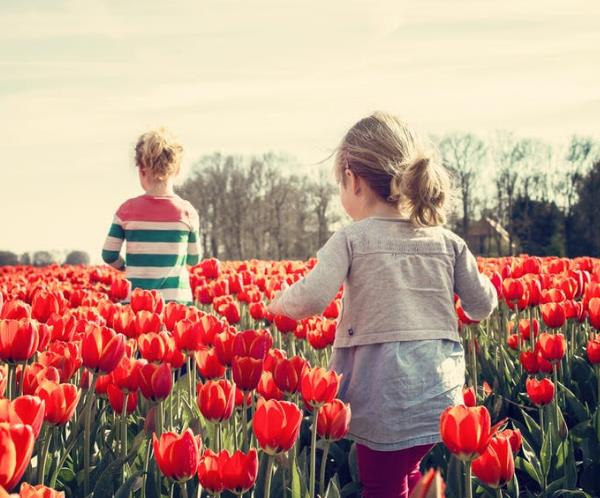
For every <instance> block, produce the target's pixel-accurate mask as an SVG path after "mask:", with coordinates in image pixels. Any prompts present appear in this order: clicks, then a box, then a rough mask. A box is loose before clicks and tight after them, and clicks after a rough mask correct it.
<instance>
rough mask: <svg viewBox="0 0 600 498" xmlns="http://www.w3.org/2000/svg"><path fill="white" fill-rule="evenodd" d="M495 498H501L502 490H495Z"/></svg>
mask: <svg viewBox="0 0 600 498" xmlns="http://www.w3.org/2000/svg"><path fill="white" fill-rule="evenodd" d="M496 498H502V490H501V489H500V488H496Z"/></svg>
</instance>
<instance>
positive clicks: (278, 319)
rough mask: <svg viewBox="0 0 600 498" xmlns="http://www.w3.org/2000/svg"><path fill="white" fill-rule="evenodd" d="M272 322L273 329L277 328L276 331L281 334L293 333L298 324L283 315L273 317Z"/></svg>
mask: <svg viewBox="0 0 600 498" xmlns="http://www.w3.org/2000/svg"><path fill="white" fill-rule="evenodd" d="M273 321H274V323H275V327H277V330H279V332H281V333H282V334H287V333H288V332H293V331H294V330H296V327H297V326H298V322H297V321H296V320H294V319H293V318H289V317H287V316H283V315H275V316H274V317H273Z"/></svg>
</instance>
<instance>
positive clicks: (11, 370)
mask: <svg viewBox="0 0 600 498" xmlns="http://www.w3.org/2000/svg"><path fill="white" fill-rule="evenodd" d="M16 383H17V375H16V372H15V366H14V365H13V364H12V363H9V364H8V378H7V381H6V388H7V389H8V393H7V394H8V399H13V396H15V397H16V394H17V393H16V390H17V388H16Z"/></svg>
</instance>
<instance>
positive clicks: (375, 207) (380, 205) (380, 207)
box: [360, 200, 406, 219]
mask: <svg viewBox="0 0 600 498" xmlns="http://www.w3.org/2000/svg"><path fill="white" fill-rule="evenodd" d="M361 214H362V216H361V217H360V219H365V218H405V217H406V214H405V213H403V212H402V211H401V210H400V209H399V208H398V207H397V206H393V205H391V204H389V203H387V202H382V201H379V200H377V201H375V202H373V203H372V204H369V205H367V206H365V207H364V209H363V212H362V213H361Z"/></svg>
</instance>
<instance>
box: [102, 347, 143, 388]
mask: <svg viewBox="0 0 600 498" xmlns="http://www.w3.org/2000/svg"><path fill="white" fill-rule="evenodd" d="M140 362H141V363H140ZM145 364H146V361H145V360H136V359H135V358H129V357H127V356H124V357H123V359H122V360H121V362H120V363H119V364H118V365H117V368H115V369H114V370H113V371H112V373H111V377H112V380H113V382H114V383H115V385H116V386H117V387H118V388H119V389H122V390H123V391H125V392H135V391H137V390H138V389H139V387H140V369H141V367H142V366H143V365H145Z"/></svg>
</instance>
